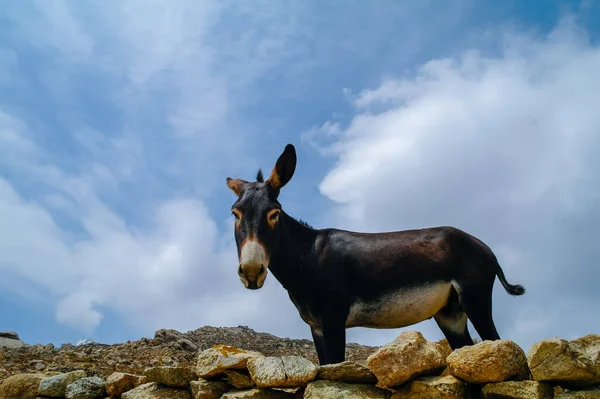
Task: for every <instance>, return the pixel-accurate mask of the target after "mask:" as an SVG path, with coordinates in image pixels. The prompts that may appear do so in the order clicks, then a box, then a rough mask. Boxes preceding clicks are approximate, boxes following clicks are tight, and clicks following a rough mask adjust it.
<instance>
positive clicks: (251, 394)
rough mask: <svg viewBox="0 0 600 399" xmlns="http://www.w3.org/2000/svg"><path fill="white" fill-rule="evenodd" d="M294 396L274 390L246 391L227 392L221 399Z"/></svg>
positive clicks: (274, 398) (283, 397)
mask: <svg viewBox="0 0 600 399" xmlns="http://www.w3.org/2000/svg"><path fill="white" fill-rule="evenodd" d="M293 398H294V394H293V393H289V392H285V391H279V390H276V389H258V388H254V389H248V390H234V391H229V392H227V393H226V394H224V395H223V396H221V399H293Z"/></svg>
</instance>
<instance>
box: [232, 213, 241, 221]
mask: <svg viewBox="0 0 600 399" xmlns="http://www.w3.org/2000/svg"><path fill="white" fill-rule="evenodd" d="M231 214H232V215H233V217H234V218H235V220H239V219H240V213H239V212H236V211H231Z"/></svg>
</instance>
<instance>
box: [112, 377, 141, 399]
mask: <svg viewBox="0 0 600 399" xmlns="http://www.w3.org/2000/svg"><path fill="white" fill-rule="evenodd" d="M139 379H140V376H138V375H135V374H129V373H119V372H116V373H112V374H111V375H109V376H108V378H107V379H106V393H107V394H109V395H110V396H119V395H121V394H122V393H123V392H127V391H130V390H132V389H133V388H135V387H136V384H137V385H140V384H138V382H139Z"/></svg>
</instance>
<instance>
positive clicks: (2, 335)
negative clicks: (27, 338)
mask: <svg viewBox="0 0 600 399" xmlns="http://www.w3.org/2000/svg"><path fill="white" fill-rule="evenodd" d="M0 338H8V339H19V334H17V333H16V332H14V331H0Z"/></svg>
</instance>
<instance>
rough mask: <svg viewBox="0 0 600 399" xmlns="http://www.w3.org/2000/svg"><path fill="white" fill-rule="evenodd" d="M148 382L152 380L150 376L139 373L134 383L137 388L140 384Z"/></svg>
mask: <svg viewBox="0 0 600 399" xmlns="http://www.w3.org/2000/svg"><path fill="white" fill-rule="evenodd" d="M148 382H150V381H148V377H146V376H145V375H138V376H137V380H136V382H135V384H134V388H137V387H139V386H140V385H143V384H146V383H148Z"/></svg>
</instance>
